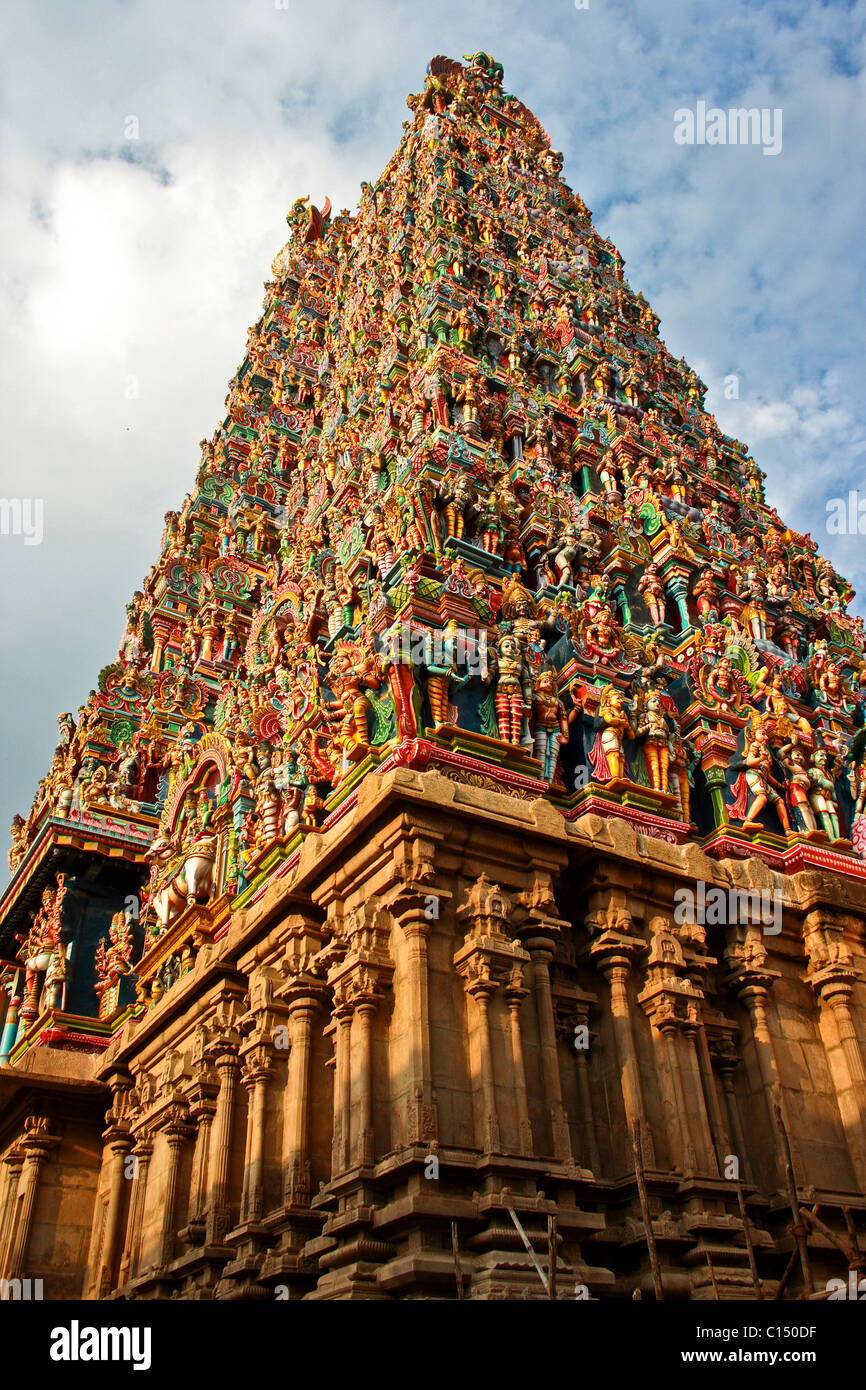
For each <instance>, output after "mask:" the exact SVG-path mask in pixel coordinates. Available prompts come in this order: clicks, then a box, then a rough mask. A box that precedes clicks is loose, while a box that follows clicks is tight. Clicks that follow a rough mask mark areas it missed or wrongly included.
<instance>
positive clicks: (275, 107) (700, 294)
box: [0, 0, 866, 882]
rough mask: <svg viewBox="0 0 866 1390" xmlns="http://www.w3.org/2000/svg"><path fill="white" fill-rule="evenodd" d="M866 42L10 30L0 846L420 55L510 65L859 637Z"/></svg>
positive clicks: (374, 28)
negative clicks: (855, 511) (851, 511)
mask: <svg viewBox="0 0 866 1390" xmlns="http://www.w3.org/2000/svg"><path fill="white" fill-rule="evenodd" d="M864 32H866V0H858V3H846V0H833V2H832V3H830V4H820V3H815V0H810V3H802V2H801V0H787V2H785V0H778V2H772V3H765V4H760V3H757V2H756V0H750V3H743V2H742V0H726V3H725V4H723V5H710V4H707V2H706V0H663V3H659V0H633V3H626V0H531V3H530V2H528V0H514V2H513V3H494V2H493V0H474V3H472V4H467V3H466V0H460V3H456V0H437V3H436V4H435V5H431V6H423V7H422V6H420V5H418V4H417V0H407V3H400V0H364V3H363V4H360V3H355V4H350V3H347V2H346V0H316V3H315V4H310V3H306V2H305V0H182V3H179V0H115V2H114V3H112V0H100V2H99V3H97V2H96V0H76V3H75V5H69V4H64V3H62V0H55V3H44V0H27V3H26V4H19V5H14V6H13V5H11V4H7V5H6V7H5V15H4V20H3V29H2V42H0V235H2V245H3V254H2V258H0V374H2V386H3V389H2V393H0V403H2V404H0V408H2V412H3V417H4V418H3V420H2V433H0V441H2V442H0V499H19V500H21V502H22V503H24V502H29V503H30V504H31V507H33V506H34V504H36V503H37V502H38V503H40V504H41V531H42V537H41V543H40V544H27V543H26V540H27V537H25V536H24V535H23V534H17V535H16V534H8V535H7V534H0V838H3V836H4V833H5V828H6V826H8V824H9V821H10V820H11V817H12V815H13V813H14V812H15V811H21V813H22V814H26V813H27V810H28V808H29V805H30V802H31V799H32V795H33V792H34V790H35V786H36V783H37V781H38V779H39V777H41V776H42V775H43V774H44V773H45V772H46V770H47V768H48V765H49V763H50V760H51V755H52V752H53V749H54V745H55V742H56V738H57V726H56V717H57V714H58V713H59V712H60V711H62V710H72V711H73V712H74V711H76V710H77V708H78V706H79V704H80V703H81V702H82V701H83V700H84V699H85V698H86V697H87V693H88V691H89V690H90V689H91V688H93V687H94V686H95V685H96V678H97V675H98V672H99V671H100V670H101V669H102V667H103V666H105V665H107V664H108V663H109V662H111V661H112V660H114V659H115V658H116V655H117V647H118V644H119V641H120V637H121V634H122V631H123V625H124V618H125V613H124V606H125V603H126V602H127V600H128V599H129V597H130V596H131V594H132V592H133V591H134V590H135V589H136V588H138V587H140V585H141V583H142V580H143V578H144V576H145V574H146V573H147V570H148V568H149V566H150V564H151V563H152V561H153V560H154V559H155V558H156V553H157V548H158V545H159V540H160V535H161V531H162V524H163V515H164V513H165V512H166V511H167V510H168V509H169V508H172V507H174V508H176V507H178V506H179V505H180V503H181V501H182V499H183V497H184V495H185V493H186V492H187V491H188V490H189V488H190V486H191V485H192V483H193V480H194V477H195V472H196V468H197V465H198V460H199V447H198V441H199V440H200V439H201V438H202V437H203V436H205V435H207V436H210V435H211V433H212V432H213V430H214V428H215V427H216V425H217V424H218V423H219V421H220V420H221V419H222V418H223V415H224V408H223V403H224V399H225V395H226V390H227V384H228V381H229V379H230V377H231V376H232V374H233V373H234V371H235V369H236V367H237V366H238V364H239V362H240V361H241V359H242V357H243V354H244V347H245V343H246V334H247V329H248V328H249V326H250V325H251V324H253V323H254V322H255V321H256V320H257V318H258V316H259V312H260V310H261V304H262V296H263V284H264V281H265V280H266V279H267V278H268V275H269V272H270V264H271V261H272V259H273V257H274V255H275V254H276V253H277V251H278V250H279V249H280V247H281V246H282V245H283V244H284V242H285V240H286V238H287V235H288V229H287V227H286V224H285V214H286V212H287V211H288V209H289V207H290V206H291V204H292V203H293V202H294V200H295V198H297V197H298V196H301V195H304V194H310V195H311V196H312V200H313V202H314V203H317V204H318V205H319V206H321V203H322V201H323V199H324V198H325V196H326V195H327V196H330V198H331V203H332V205H333V207H334V208H335V210H336V209H339V208H341V207H344V206H345V207H349V208H352V209H354V208H355V207H356V205H357V201H358V197H359V194H360V184H361V181H362V180H365V179H368V180H371V179H374V178H376V177H377V176H378V174H379V173H380V172H381V170H382V168H383V167H384V165H385V164H386V163H387V160H388V158H389V157H390V155H391V153H392V152H393V150H394V148H395V147H396V145H397V143H398V141H399V139H400V135H401V125H402V122H403V121H404V120H405V119H407V118H408V116H409V114H410V113H409V111H408V110H407V107H406V104H405V98H406V96H407V94H408V93H410V92H417V91H420V90H421V89H422V87H423V82H424V72H425V68H426V65H427V63H428V62H429V60H430V59H431V58H432V57H433V56H434V55H435V54H437V53H442V54H445V55H447V56H449V57H453V58H458V59H459V58H462V57H463V55H464V54H467V53H473V52H475V51H477V50H478V49H484V50H485V51H486V52H488V53H491V54H492V55H493V57H494V58H496V59H497V60H498V61H499V62H501V63H502V64H503V65H504V68H505V84H504V85H505V88H506V90H508V91H511V92H513V93H514V94H515V95H516V96H518V97H519V98H520V99H521V100H522V101H523V102H524V103H525V104H526V105H527V106H529V108H530V109H531V110H532V111H533V112H534V113H535V115H536V116H537V117H538V119H539V120H540V121H541V123H542V125H543V126H544V127H545V128H546V130H547V131H548V133H549V134H550V136H551V140H552V143H553V146H554V148H556V149H559V150H561V151H562V152H563V154H564V157H565V165H564V177H565V178H566V180H567V181H568V183H569V184H570V185H571V186H572V188H574V189H575V190H576V191H577V192H579V193H580V194H581V196H582V197H583V198H584V200H585V202H586V203H587V204H588V206H589V207H590V209H591V210H592V212H593V215H594V219H595V223H596V226H597V227H598V229H599V231H600V232H601V234H602V235H603V236H605V237H608V238H610V239H611V240H612V241H613V242H614V243H615V244H616V245H617V247H618V248H619V250H620V252H621V253H622V255H623V256H624V258H625V262H626V266H625V274H626V277H627V278H628V280H629V282H630V284H631V285H632V287H633V288H634V289H635V290H642V291H643V293H644V294H645V295H646V297H647V298H648V299H649V301H650V303H651V304H652V306H653V308H654V309H655V311H656V312H657V313H658V314H659V315H660V316H661V328H660V333H661V336H662V337H663V339H664V341H665V342H666V344H667V346H668V348H669V350H670V351H671V352H672V353H673V354H674V355H675V356H677V357H680V356H683V357H685V359H686V361H687V362H689V364H690V365H691V366H693V367H694V368H695V370H696V371H697V372H698V373H699V375H700V376H701V377H702V379H703V380H704V381H705V382H706V384H707V386H708V387H709V391H708V395H707V408H708V409H710V410H711V411H713V412H714V413H715V414H716V416H717V418H718V420H719V422H720V424H721V427H722V429H723V430H725V431H726V432H727V433H729V434H732V435H734V436H735V437H736V438H738V439H742V440H745V441H746V442H747V443H748V444H749V446H750V447H751V449H752V452H753V454H754V456H755V458H756V459H757V461H758V463H759V464H760V466H761V467H762V468H763V469H764V470H765V471H766V473H767V475H768V476H767V494H768V500H769V501H770V503H771V504H775V505H776V506H777V507H778V509H779V511H780V513H781V515H782V516H783V518H784V519H785V520H786V521H787V522H789V523H790V524H791V525H792V526H793V527H795V529H797V530H801V531H810V532H811V534H812V535H813V536H814V537H815V539H816V540H817V541H818V544H819V547H820V548H821V549H822V550H823V551H824V553H826V554H827V555H829V557H830V558H831V559H832V561H833V562H834V564H835V565H836V567H837V569H838V570H839V571H840V572H841V573H843V574H844V575H846V576H847V577H848V578H849V579H850V580H851V581H852V582H853V584H854V586H855V588H856V589H857V590H858V591H859V593H858V598H857V599H856V600H855V602H854V607H855V609H857V611H861V612H866V607H864V605H863V603H862V601H861V597H860V595H862V594H864V593H866V545H864V538H863V536H859V535H857V534H856V526H855V532H854V534H849V535H838V534H828V530H827V515H828V512H827V503H828V500H829V499H832V498H837V497H847V495H848V493H849V491H850V490H858V489H862V495H863V497H864V499H866V485H864V484H866V479H864V476H863V474H864V451H866V394H864V392H863V389H862V383H863V369H864V334H866V329H864V316H863V313H862V304H863V300H864V270H866V238H864V236H863V225H862V224H863V209H864V206H866V199H864V191H866V190H864V185H866V168H864V160H863V157H862V150H863V147H864V137H866V114H864V81H866V79H864V53H866V40H864ZM699 103H704V104H705V105H704V107H699ZM736 107H756V108H759V109H760V110H766V111H767V112H768V117H767V119H768V120H773V121H774V122H775V126H774V130H775V132H776V135H778V133H779V132H781V149H780V150H779V151H778V153H776V154H765V153H764V150H763V148H762V146H761V145H760V144H718V143H715V144H712V143H679V142H678V141H677V140H676V139H675V131H676V129H677V125H678V120H677V115H676V113H678V112H682V111H684V110H687V111H692V112H695V113H696V120H697V113H698V111H699V110H704V109H709V110H711V109H713V108H720V109H722V110H723V111H727V110H729V109H731V108H736ZM773 112H777V113H778V112H780V113H781V117H779V116H778V115H776V116H771V115H770V114H769V113H773ZM779 122H780V124H779ZM679 125H680V127H682V125H683V122H682V117H680V118H679ZM864 511H866V506H864ZM38 517H39V511H38V510H31V511H30V513H29V517H28V513H27V511H26V510H25V511H24V513H23V519H24V522H25V523H28V522H29V524H26V525H25V528H24V529H26V530H28V532H29V534H30V536H31V538H33V537H35V536H36V535H38V530H39V527H38V524H37V522H38ZM864 529H866V520H864ZM7 847H8V840H4V843H3V848H4V854H3V861H2V868H0V882H2V881H5V849H6V848H7Z"/></svg>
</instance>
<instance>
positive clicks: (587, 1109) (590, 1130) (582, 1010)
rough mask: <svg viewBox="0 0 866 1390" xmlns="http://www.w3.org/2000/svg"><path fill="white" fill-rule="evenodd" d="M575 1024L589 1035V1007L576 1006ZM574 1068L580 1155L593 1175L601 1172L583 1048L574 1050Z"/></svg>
mask: <svg viewBox="0 0 866 1390" xmlns="http://www.w3.org/2000/svg"><path fill="white" fill-rule="evenodd" d="M576 1018H577V1022H578V1024H579V1025H580V1027H582V1028H586V1030H587V1033H589V1005H582V1006H578V1008H577V1012H576ZM574 1058H575V1066H576V1068H577V1095H578V1100H579V1101H580V1128H581V1132H582V1134H583V1150H582V1153H581V1155H580V1157H581V1159H583V1158H584V1157H585V1158H586V1159H587V1160H588V1161H589V1167H590V1169H591V1171H592V1172H593V1173H595V1174H598V1173H600V1172H601V1158H600V1156H599V1152H598V1138H597V1136H596V1132H595V1116H594V1114H593V1109H592V1087H591V1085H590V1080H589V1053H588V1049H587V1048H585V1047H576V1048H575V1049H574Z"/></svg>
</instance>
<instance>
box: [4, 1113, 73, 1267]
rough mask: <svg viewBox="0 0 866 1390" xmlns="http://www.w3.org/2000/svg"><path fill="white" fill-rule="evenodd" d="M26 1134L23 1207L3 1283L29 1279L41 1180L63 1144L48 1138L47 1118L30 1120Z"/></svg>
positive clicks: (22, 1145)
mask: <svg viewBox="0 0 866 1390" xmlns="http://www.w3.org/2000/svg"><path fill="white" fill-rule="evenodd" d="M24 1130H25V1133H24V1138H23V1139H22V1140H21V1148H22V1149H23V1150H24V1165H23V1171H22V1174H21V1184H22V1190H21V1194H20V1196H19V1199H18V1200H19V1201H20V1203H21V1205H20V1208H19V1210H18V1214H17V1220H16V1221H15V1223H14V1226H13V1228H12V1230H11V1231H10V1239H9V1245H8V1251H9V1253H8V1257H7V1260H6V1266H5V1268H4V1270H3V1272H2V1276H0V1277H2V1278H4V1279H20V1278H26V1277H27V1269H26V1261H27V1248H28V1245H29V1243H30V1235H31V1231H32V1229H33V1217H34V1215H35V1212H36V1202H37V1198H38V1196H39V1179H40V1175H41V1173H42V1168H43V1165H44V1164H45V1162H46V1161H47V1159H48V1155H49V1153H50V1152H51V1150H52V1149H54V1148H56V1147H57V1145H58V1144H59V1143H60V1139H59V1137H58V1136H56V1135H53V1134H49V1132H48V1120H47V1119H46V1118H45V1117H44V1116H41V1115H31V1116H29V1117H28V1119H27V1120H25V1122H24Z"/></svg>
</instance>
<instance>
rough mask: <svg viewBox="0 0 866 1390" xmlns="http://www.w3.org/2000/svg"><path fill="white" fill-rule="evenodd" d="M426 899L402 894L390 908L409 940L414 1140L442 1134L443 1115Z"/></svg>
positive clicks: (423, 1141)
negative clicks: (437, 1094)
mask: <svg viewBox="0 0 866 1390" xmlns="http://www.w3.org/2000/svg"><path fill="white" fill-rule="evenodd" d="M425 903H426V899H425V898H423V897H422V896H421V895H418V894H411V895H406V894H404V895H402V896H401V897H400V898H398V899H397V900H396V901H395V902H393V903H391V905H390V910H391V913H392V915H393V917H394V919H395V921H396V922H397V923H398V924H399V926H400V929H401V931H402V932H403V936H404V937H405V940H406V954H407V961H406V976H407V978H406V986H405V988H406V994H407V998H408V1000H409V1009H408V1012H409V1027H410V1030H411V1036H410V1045H409V1114H408V1117H407V1120H408V1123H407V1126H406V1135H407V1139H408V1141H409V1143H410V1144H429V1143H431V1142H433V1141H435V1140H436V1139H438V1137H439V1117H438V1115H437V1113H436V1103H435V1101H434V1099H433V1065H432V1061H431V1055H430V965H429V960H428V954H427V942H428V938H429V936H430V932H431V930H432V927H433V922H432V921H431V920H429V919H428V917H427V916H426V914H425Z"/></svg>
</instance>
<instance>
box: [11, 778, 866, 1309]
mask: <svg viewBox="0 0 866 1390" xmlns="http://www.w3.org/2000/svg"><path fill="white" fill-rule="evenodd" d="M287 863H290V861H287ZM701 880H703V882H704V885H705V890H706V891H708V890H709V888H710V887H711V886H723V887H724V888H725V891H727V890H728V889H729V888H730V887H731V886H732V885H733V886H734V887H735V888H736V889H740V890H743V892H744V894H746V895H747V894H748V891H749V890H750V889H752V890H758V891H759V892H760V891H762V890H764V891H767V890H768V889H769V888H772V889H774V890H776V891H778V892H779V893H780V894H781V901H782V917H781V930H780V931H778V932H775V931H774V932H768V931H767V930H765V928H764V926H763V925H762V922H761V920H760V918H757V919H752V918H750V916H749V913H748V911H747V912H746V915H745V918H744V920H731V921H728V922H727V923H725V924H722V925H714V926H705V925H703V924H702V923H701V922H700V921H696V920H693V919H689V920H686V921H682V920H680V918H681V917H682V914H681V913H678V914H676V917H675V912H674V901H675V897H674V895H675V892H676V891H677V889H682V888H691V889H694V888H695V887H696V885H697V884H698V882H699V881H701ZM199 912H200V913H201V914H202V924H203V925H202V930H201V931H196V930H193V929H191V928H192V926H193V925H194V919H195V917H196V914H197V913H199ZM187 913H188V917H189V922H188V923H187V927H189V928H190V929H189V930H187V941H188V944H189V949H190V951H191V952H192V957H191V959H190V961H189V966H188V969H186V971H185V973H183V974H182V975H181V976H180V977H179V978H178V979H177V980H176V981H175V982H174V983H173V984H172V985H171V986H170V988H168V989H166V991H165V993H164V994H162V996H161V997H159V998H158V1000H157V1002H155V1003H153V1004H152V1005H151V1006H150V1007H149V1008H144V1006H142V1010H141V1011H140V1012H139V1014H138V1016H137V1017H133V1018H130V1019H127V1021H126V1022H125V1024H124V1026H123V1027H122V1029H121V1030H120V1031H119V1032H118V1033H117V1034H116V1035H115V1036H114V1038H113V1039H112V1041H111V1043H110V1045H109V1046H108V1048H107V1049H106V1050H105V1051H102V1052H99V1053H91V1054H76V1055H73V1054H70V1053H68V1052H60V1051H56V1050H51V1049H47V1048H41V1049H35V1050H33V1051H31V1052H30V1053H28V1054H27V1055H26V1056H25V1057H24V1059H23V1061H22V1063H21V1065H20V1066H17V1067H10V1068H7V1069H5V1070H4V1071H2V1072H0V1089H2V1091H3V1098H4V1103H3V1120H2V1130H0V1148H2V1154H3V1161H2V1173H3V1185H2V1189H0V1199H2V1207H0V1260H2V1265H0V1277H5V1278H14V1277H23V1276H24V1275H27V1276H30V1277H33V1278H36V1277H41V1278H42V1279H43V1280H44V1287H45V1297H46V1298H65V1297H84V1298H88V1299H93V1298H121V1299H133V1300H135V1299H143V1300H146V1299H153V1298H160V1299H166V1298H175V1299H178V1298H179V1299H190V1300H197V1299H217V1300H226V1301H233V1300H239V1299H240V1300H249V1299H293V1300H297V1299H313V1300H328V1299H339V1300H343V1299H346V1300H357V1299H416V1298H422V1299H430V1298H432V1299H452V1298H457V1297H463V1298H470V1299H476V1300H478V1299H480V1300H494V1299H511V1298H519V1299H525V1298H529V1299H535V1298H546V1297H548V1293H547V1291H546V1289H545V1281H546V1280H547V1279H548V1277H549V1269H550V1250H551V1248H555V1251H556V1296H557V1297H558V1298H571V1299H574V1298H590V1299H617V1298H622V1299H626V1298H632V1297H636V1296H641V1297H643V1298H653V1297H654V1296H655V1293H654V1289H655V1287H656V1280H658V1279H660V1280H661V1284H662V1289H663V1294H664V1297H665V1298H666V1299H693V1300H696V1301H700V1300H705V1299H717V1298H718V1299H751V1298H755V1297H757V1282H758V1281H760V1283H761V1285H762V1288H763V1291H764V1293H765V1296H767V1297H770V1298H771V1297H773V1292H774V1290H775V1288H776V1286H777V1283H778V1281H779V1280H780V1279H781V1278H782V1277H783V1275H784V1274H785V1270H786V1266H788V1265H789V1264H790V1261H791V1254H792V1250H794V1249H795V1245H794V1241H795V1237H794V1236H793V1235H792V1233H791V1232H792V1227H793V1226H794V1224H795V1223H794V1219H793V1210H794V1205H793V1204H796V1205H797V1207H798V1210H800V1211H801V1217H800V1222H799V1225H800V1226H805V1227H806V1228H807V1229H808V1240H807V1253H806V1268H807V1269H808V1281H809V1284H810V1285H811V1289H810V1290H809V1289H806V1287H805V1285H806V1276H805V1275H804V1273H803V1271H802V1268H801V1265H800V1264H799V1263H798V1264H797V1266H796V1274H795V1275H794V1276H793V1277H792V1276H791V1274H790V1273H789V1275H788V1289H789V1293H790V1294H793V1295H794V1296H796V1295H798V1294H799V1293H801V1292H810V1291H811V1292H812V1293H813V1294H816V1295H820V1294H821V1291H822V1290H824V1289H826V1284H827V1280H828V1279H830V1278H832V1277H846V1271H847V1267H848V1256H847V1255H846V1251H847V1252H848V1253H849V1254H850V1253H851V1252H852V1251H853V1252H855V1253H856V1254H858V1256H859V1255H860V1254H862V1252H863V1251H864V1250H866V1196H864V1192H866V1130H864V1120H863V1116H864V1114H866V1080H864V1067H863V1050H864V1045H866V1039H864V1036H863V1032H862V1019H863V1016H864V1012H863V1002H864V1001H863V990H864V984H863V979H864V975H863V965H864V962H863V944H862V943H863V923H864V920H866V888H864V886H863V885H862V884H861V883H860V882H858V881H854V880H851V879H843V878H841V877H837V878H834V877H832V876H830V875H827V874H820V873H816V872H815V871H814V870H813V869H806V870H804V871H802V872H800V873H794V874H792V875H789V876H786V877H782V876H778V875H774V874H773V872H772V871H771V870H770V869H769V868H768V867H767V865H766V864H764V863H763V862H762V861H761V860H760V859H756V858H752V859H748V860H744V859H739V858H738V859H721V860H719V859H716V858H714V857H709V856H707V855H706V854H704V853H702V852H701V851H700V850H699V849H698V848H697V847H696V846H689V847H688V848H687V849H684V848H683V847H682V846H680V845H678V844H676V843H671V841H670V839H668V838H660V837H659V836H656V835H654V834H653V831H652V826H651V825H647V824H646V823H645V824H644V825H643V827H642V828H641V829H637V828H636V827H633V826H632V825H630V824H629V823H628V822H627V821H624V820H622V819H616V820H610V819H608V820H603V819H602V818H601V817H599V816H598V815H585V816H582V817H580V818H578V819H576V820H566V819H564V818H563V816H562V815H561V814H559V813H558V812H557V811H555V810H554V808H553V807H551V805H550V804H549V803H548V802H547V801H545V800H542V799H536V800H527V799H525V798H524V797H522V796H520V795H510V794H506V793H505V792H504V791H502V790H500V791H494V790H491V789H490V788H488V787H479V786H475V785H472V784H471V783H470V782H458V781H455V780H451V779H450V778H449V777H447V776H445V775H443V774H442V772H440V771H439V770H437V769H428V770H426V771H422V770H418V769H414V768H406V767H392V768H391V769H390V770H387V771H385V772H381V773H380V774H379V775H377V776H375V777H371V778H368V779H367V780H366V781H365V782H364V784H363V785H362V786H361V787H360V789H359V793H358V797H357V800H356V802H355V804H354V806H353V808H352V809H351V810H350V811H349V812H348V813H347V814H346V815H345V816H343V817H342V818H340V819H339V820H337V821H336V823H335V824H334V825H333V826H332V827H331V828H330V829H329V830H327V831H325V832H323V833H321V834H315V835H312V836H308V837H307V838H305V839H304V840H303V843H302V844H301V846H300V851H299V853H298V854H297V856H295V860H294V863H293V865H292V866H291V867H290V868H289V869H288V870H287V871H286V872H285V873H284V874H283V876H282V877H274V878H272V880H271V882H270V883H269V886H268V887H267V888H266V890H265V891H264V892H263V893H261V894H259V895H256V900H255V901H253V902H252V904H251V905H249V906H247V907H246V908H244V909H238V910H237V911H236V912H235V914H234V916H233V917H227V918H226V920H225V922H224V924H223V925H222V926H220V927H219V928H218V929H217V930H216V934H215V935H214V928H213V922H212V920H211V918H210V917H208V910H207V909H206V908H202V909H197V908H194V907H193V908H190V909H188V910H187ZM185 920H186V919H185ZM185 929H186V928H185ZM73 1062H74V1068H75V1071H74V1074H73ZM792 1175H793V1178H792ZM22 1194H23V1195H22ZM803 1212H805V1213H806V1214H805V1215H802V1213H803ZM512 1213H513V1215H512ZM515 1217H516V1221H515ZM550 1218H553V1222H552V1223H551V1222H550ZM810 1222H811V1224H809V1223H810ZM648 1231H649V1232H651V1238H649V1236H648ZM551 1241H552V1242H553V1247H552V1246H551ZM526 1242H528V1243H529V1245H530V1246H531V1248H532V1253H530V1251H529V1249H527V1244H526Z"/></svg>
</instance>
